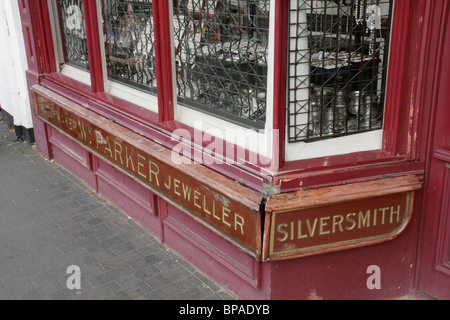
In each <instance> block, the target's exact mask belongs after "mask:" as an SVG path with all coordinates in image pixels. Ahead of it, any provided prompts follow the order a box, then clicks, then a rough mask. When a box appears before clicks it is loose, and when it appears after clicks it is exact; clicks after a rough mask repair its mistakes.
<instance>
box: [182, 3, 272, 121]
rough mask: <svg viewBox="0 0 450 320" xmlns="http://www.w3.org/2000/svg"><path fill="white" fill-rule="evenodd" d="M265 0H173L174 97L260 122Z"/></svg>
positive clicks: (263, 92)
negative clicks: (175, 85)
mask: <svg viewBox="0 0 450 320" xmlns="http://www.w3.org/2000/svg"><path fill="white" fill-rule="evenodd" d="M269 5H270V1H266V0H264V1H259V0H258V1H251V0H246V1H242V0H228V1H211V0H209V1H195V0H189V1H187V0H179V1H174V3H173V7H174V39H175V59H176V68H177V69H176V72H177V75H176V77H177V78H176V83H177V89H178V91H177V93H178V97H179V101H180V102H182V103H185V104H186V105H188V106H189V107H194V108H196V109H200V110H202V111H204V112H207V113H211V114H214V115H216V116H219V117H222V118H225V119H227V120H230V121H233V122H236V123H239V124H242V125H245V126H248V127H253V128H263V127H264V123H265V118H266V93H267V54H268V33H269V32H268V30H269Z"/></svg>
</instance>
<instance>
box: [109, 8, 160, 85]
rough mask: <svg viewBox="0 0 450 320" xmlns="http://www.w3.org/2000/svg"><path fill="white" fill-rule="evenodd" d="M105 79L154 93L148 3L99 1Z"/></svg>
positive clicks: (151, 29) (154, 69) (152, 45)
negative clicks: (101, 18)
mask: <svg viewBox="0 0 450 320" xmlns="http://www.w3.org/2000/svg"><path fill="white" fill-rule="evenodd" d="M102 9H103V10H102V14H103V29H104V30H103V32H104V43H105V53H106V57H105V59H106V69H107V74H108V78H109V79H110V80H113V81H117V82H120V83H123V84H127V85H131V86H133V87H135V88H138V89H141V90H144V91H151V92H156V68H155V37H154V29H153V12H152V1H151V0H138V1H124V0H112V1H105V0H104V1H102Z"/></svg>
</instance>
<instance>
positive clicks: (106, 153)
mask: <svg viewBox="0 0 450 320" xmlns="http://www.w3.org/2000/svg"><path fill="white" fill-rule="evenodd" d="M33 92H34V104H35V112H36V115H37V116H38V117H39V118H40V119H41V120H43V121H44V122H46V123H47V124H49V125H51V126H53V127H54V128H56V129H58V130H60V131H61V132H62V133H63V134H65V135H66V136H68V137H69V138H71V139H74V140H76V141H77V142H78V143H80V144H81V145H82V146H83V147H84V148H86V149H87V150H88V151H89V152H92V153H93V154H95V155H96V156H97V157H99V158H101V159H103V160H104V161H106V162H108V163H110V164H111V165H113V166H114V167H116V168H117V169H118V170H120V171H122V172H124V173H125V174H127V175H128V176H130V177H132V178H133V179H135V180H136V181H138V182H140V183H141V184H143V185H145V186H146V187H149V188H150V189H151V190H152V191H154V192H155V193H156V194H158V195H159V196H161V197H163V198H164V199H166V200H167V201H169V202H170V203H171V204H172V205H174V206H176V207H177V208H179V209H181V210H182V211H183V212H186V213H188V214H190V215H192V216H193V217H194V218H196V219H197V220H198V221H200V222H201V223H203V224H204V225H205V226H207V227H208V228H209V229H212V230H213V231H215V232H216V233H218V234H219V235H220V236H222V237H223V238H225V239H227V240H230V241H232V242H234V243H235V244H237V246H238V247H240V248H242V250H243V251H246V252H248V253H250V254H251V255H253V256H254V257H256V258H258V259H260V258H261V251H262V248H261V247H262V245H261V243H262V239H261V236H262V235H261V228H262V227H261V216H260V204H261V201H262V197H261V195H259V194H258V193H256V192H254V191H252V190H250V189H248V188H245V187H244V186H242V185H240V184H238V183H236V182H235V181H233V180H230V179H228V178H226V177H224V176H222V175H220V174H218V173H216V172H214V171H212V170H210V169H208V168H206V167H204V166H201V165H200V164H197V163H194V162H191V161H186V159H184V161H177V160H181V159H177V157H179V155H176V154H173V153H171V151H170V150H169V149H167V148H164V147H162V146H160V145H158V144H156V143H154V142H152V141H151V140H149V139H146V138H144V137H142V136H141V135H139V134H137V133H135V132H132V131H130V130H128V129H126V128H125V127H123V126H120V125H118V124H117V123H114V122H113V121H110V120H108V119H106V118H104V117H101V116H99V115H98V114H96V113H94V112H91V111H89V110H87V109H86V108H83V107H82V106H80V105H77V104H75V103H73V102H71V101H69V100H68V99H66V98H64V97H61V96H59V95H57V94H55V93H53V92H52V91H49V90H47V89H45V88H43V87H40V86H34V87H33ZM174 160H175V161H174Z"/></svg>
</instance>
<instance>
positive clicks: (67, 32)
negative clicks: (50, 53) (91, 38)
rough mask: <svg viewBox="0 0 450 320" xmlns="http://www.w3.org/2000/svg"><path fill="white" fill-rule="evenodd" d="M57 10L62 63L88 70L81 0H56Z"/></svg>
mask: <svg viewBox="0 0 450 320" xmlns="http://www.w3.org/2000/svg"><path fill="white" fill-rule="evenodd" d="M57 12H58V18H59V21H58V22H59V25H60V28H59V30H60V34H61V37H60V39H61V44H62V48H61V49H62V55H63V59H64V63H66V64H68V65H70V66H72V67H76V68H79V69H83V70H89V60H88V50H87V40H86V28H85V20H84V12H83V0H58V2H57Z"/></svg>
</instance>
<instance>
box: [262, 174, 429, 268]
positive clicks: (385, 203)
mask: <svg viewBox="0 0 450 320" xmlns="http://www.w3.org/2000/svg"><path fill="white" fill-rule="evenodd" d="M420 188H421V184H420V183H419V180H418V179H417V177H416V176H405V177H399V178H390V179H382V180H378V181H369V182H362V183H355V184H350V185H344V186H337V187H329V188H321V189H315V190H307V191H299V192H295V193H292V194H284V195H280V196H276V197H272V198H270V199H269V200H268V202H267V206H266V220H265V221H266V224H265V232H264V253H263V259H264V260H281V259H292V258H298V257H303V256H308V255H314V254H320V253H326V252H331V251H338V250H344V249H349V248H355V247H360V246H367V245H371V244H376V243H380V242H384V241H388V240H392V239H394V238H395V237H397V236H398V235H399V234H400V233H401V232H403V230H404V229H405V228H406V226H407V225H408V223H409V221H410V219H411V215H412V207H413V199H414V193H413V192H412V191H414V190H418V189H420Z"/></svg>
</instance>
